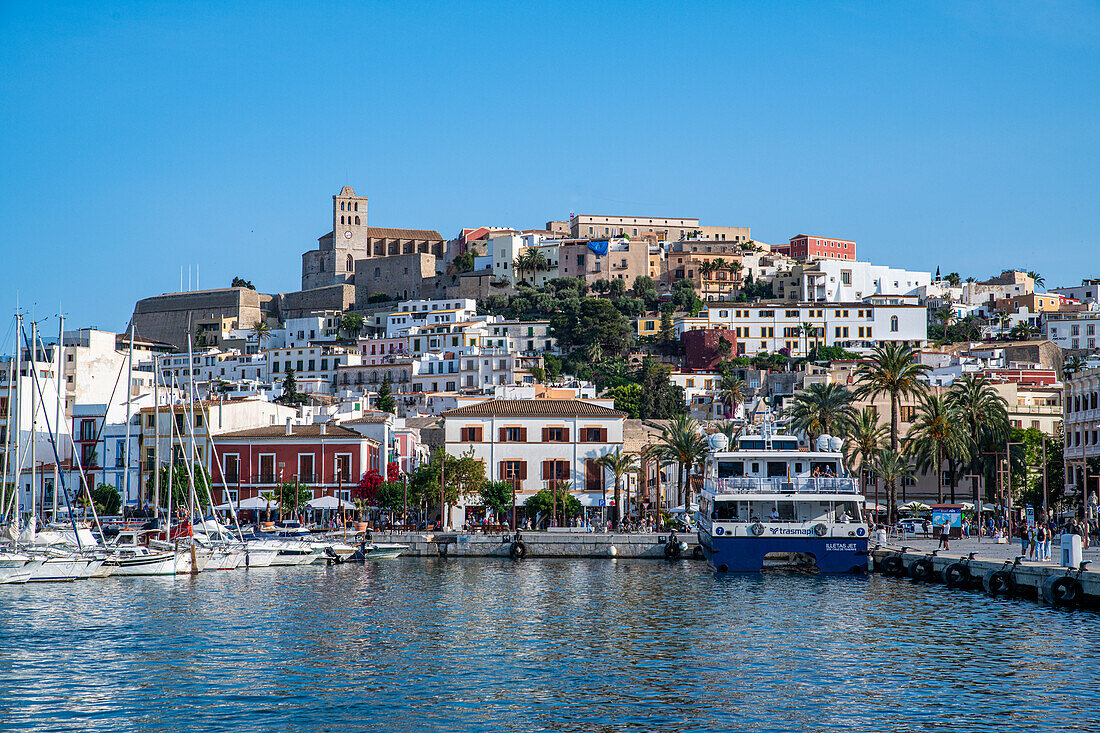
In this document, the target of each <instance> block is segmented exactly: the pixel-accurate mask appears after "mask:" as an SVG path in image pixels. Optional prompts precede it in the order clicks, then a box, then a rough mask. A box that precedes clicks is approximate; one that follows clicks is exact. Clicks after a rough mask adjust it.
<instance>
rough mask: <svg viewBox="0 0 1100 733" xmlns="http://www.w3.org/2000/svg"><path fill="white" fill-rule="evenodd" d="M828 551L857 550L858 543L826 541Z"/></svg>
mask: <svg viewBox="0 0 1100 733" xmlns="http://www.w3.org/2000/svg"><path fill="white" fill-rule="evenodd" d="M825 551H826V552H855V551H856V545H855V543H854V542H826V543H825Z"/></svg>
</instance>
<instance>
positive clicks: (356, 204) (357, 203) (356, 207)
mask: <svg viewBox="0 0 1100 733" xmlns="http://www.w3.org/2000/svg"><path fill="white" fill-rule="evenodd" d="M355 210H356V211H359V202H358V201H356V202H355ZM356 223H357V224H358V223H359V222H356Z"/></svg>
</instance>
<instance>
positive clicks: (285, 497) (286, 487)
mask: <svg viewBox="0 0 1100 733" xmlns="http://www.w3.org/2000/svg"><path fill="white" fill-rule="evenodd" d="M274 493H275V501H277V502H279V505H280V507H281V510H282V511H283V512H287V513H289V512H296V511H298V510H300V509H303V508H305V506H306V504H308V503H309V502H310V501H312V500H313V490H312V489H310V488H309V487H308V486H306V485H305V484H303V483H301V482H300V481H297V480H294V481H283V482H282V483H280V484H277V485H276V486H275V492H274Z"/></svg>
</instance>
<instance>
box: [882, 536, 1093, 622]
mask: <svg viewBox="0 0 1100 733" xmlns="http://www.w3.org/2000/svg"><path fill="white" fill-rule="evenodd" d="M952 544H955V543H952ZM901 549H902V548H901V546H893V545H889V546H876V547H875V548H874V549H873V550H872V551H871V566H870V569H871V570H872V571H873V572H879V573H884V574H889V568H888V567H887V564H888V563H887V558H890V557H900V558H901V562H902V565H903V566H904V568H905V573H904V575H899V576H898V577H899V579H909V580H913V579H914V576H913V564H914V563H915V562H916V561H917V560H921V559H926V560H928V561H930V562H931V573H928V574H927V577H926V578H924V579H922V582H928V583H940V584H942V583H944V577H943V571H944V570H945V569H946V568H947V566H949V565H951V564H953V563H958V562H963V563H967V558H968V556H969V555H970V552H969V551H968V552H960V551H947V550H944V551H941V552H938V553H936V554H933V553H934V552H935V551H934V550H930V549H919V548H913V547H909V548H908V549H907V550H905V551H904V552H902V551H901ZM1011 549H1012V548H1011V547H1005V546H990V547H988V549H987V551H988V552H989V553H990V554H995V555H999V556H995V557H990V556H988V555H986V556H985V557H983V556H982V550H981V549H980V548H979V549H977V550H974V549H973V548H971V551H973V552H975V556H974V558H973V559H972V560H970V561H969V562H968V563H967V564H968V568H969V571H970V575H971V582H970V583H968V584H966V587H968V588H973V589H977V590H986V591H988V590H989V589H988V588H987V587H986V585H987V583H983V580H984V579H985V578H987V576H988V575H989V574H990V573H993V572H996V571H1002V570H1006V571H1010V572H1011V577H1012V584H1013V586H1014V588H1013V590H1012V593H1011V595H1012V596H1013V597H1016V598H1026V599H1029V600H1034V601H1038V602H1040V603H1048V602H1052V601H1051V599H1050V597H1049V592H1048V593H1044V584H1045V583H1048V581H1050V580H1051V579H1057V578H1061V577H1062V576H1064V575H1066V574H1067V572H1068V573H1069V575H1070V576H1071V577H1073V578H1076V579H1078V580H1079V582H1080V584H1081V590H1082V591H1083V592H1084V596H1083V597H1081V598H1078V599H1076V600H1075V601H1074V602H1073V603H1071V604H1067V605H1075V606H1091V607H1094V608H1095V607H1100V564H1098V565H1097V567H1096V568H1095V569H1089V570H1086V571H1084V572H1082V573H1080V575H1079V576H1078V573H1077V570H1075V569H1074V570H1070V569H1069V568H1065V567H1060V566H1058V565H1057V564H1056V563H1054V562H1038V561H1034V560H1022V561H1020V562H1019V563H1016V562H1015V559H1016V557H1017V555H1016V554H1012V553H1011ZM1017 549H1018V548H1017ZM1058 552H1059V548H1058V545H1057V544H1055V546H1054V556H1055V558H1057V557H1058ZM1086 559H1089V558H1087V557H1086ZM1014 563H1015V564H1014ZM926 567H927V566H926ZM1054 602H1056V601H1054Z"/></svg>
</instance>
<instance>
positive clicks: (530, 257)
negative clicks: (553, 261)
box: [514, 247, 550, 282]
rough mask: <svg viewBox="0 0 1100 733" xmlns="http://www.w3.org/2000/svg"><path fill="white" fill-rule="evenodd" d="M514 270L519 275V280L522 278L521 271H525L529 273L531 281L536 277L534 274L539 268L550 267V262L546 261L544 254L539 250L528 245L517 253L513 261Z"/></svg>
mask: <svg viewBox="0 0 1100 733" xmlns="http://www.w3.org/2000/svg"><path fill="white" fill-rule="evenodd" d="M514 267H515V270H516V272H518V273H519V275H520V280H523V273H525V272H527V273H530V274H531V280H532V282H533V281H534V280H535V279H536V277H535V276H536V274H537V273H538V272H539V271H540V270H547V269H549V268H550V263H549V262H547V261H546V256H545V255H543V253H542V252H540V251H539V250H537V249H535V248H533V247H528V248H527V249H525V250H523V251H522V252H520V253H519V256H518V257H516V261H515V263H514Z"/></svg>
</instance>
